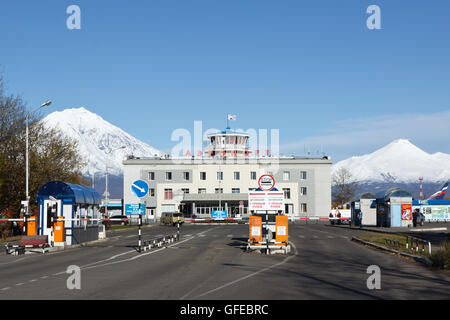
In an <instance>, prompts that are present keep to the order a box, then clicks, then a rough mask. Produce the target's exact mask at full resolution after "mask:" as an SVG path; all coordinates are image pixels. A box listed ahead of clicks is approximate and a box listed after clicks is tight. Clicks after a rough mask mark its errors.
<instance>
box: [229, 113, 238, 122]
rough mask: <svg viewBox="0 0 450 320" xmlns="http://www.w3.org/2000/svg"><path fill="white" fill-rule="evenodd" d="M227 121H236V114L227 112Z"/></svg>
mask: <svg viewBox="0 0 450 320" xmlns="http://www.w3.org/2000/svg"><path fill="white" fill-rule="evenodd" d="M228 121H236V115H234V114H228Z"/></svg>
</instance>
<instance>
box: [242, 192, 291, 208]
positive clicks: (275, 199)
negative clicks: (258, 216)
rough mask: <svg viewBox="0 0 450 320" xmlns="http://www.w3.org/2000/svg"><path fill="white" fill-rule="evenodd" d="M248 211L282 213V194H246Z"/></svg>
mask: <svg viewBox="0 0 450 320" xmlns="http://www.w3.org/2000/svg"><path fill="white" fill-rule="evenodd" d="M248 209H249V210H252V211H283V210H284V193H283V192H280V191H252V192H250V193H249V194H248Z"/></svg>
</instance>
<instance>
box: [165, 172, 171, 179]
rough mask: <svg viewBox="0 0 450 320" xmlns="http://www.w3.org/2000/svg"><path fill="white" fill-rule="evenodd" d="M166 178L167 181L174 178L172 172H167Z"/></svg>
mask: <svg viewBox="0 0 450 320" xmlns="http://www.w3.org/2000/svg"><path fill="white" fill-rule="evenodd" d="M166 180H167V181H170V180H172V172H166Z"/></svg>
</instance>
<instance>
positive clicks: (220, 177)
mask: <svg viewBox="0 0 450 320" xmlns="http://www.w3.org/2000/svg"><path fill="white" fill-rule="evenodd" d="M217 180H219V181H220V180H223V172H222V171H219V172H217Z"/></svg>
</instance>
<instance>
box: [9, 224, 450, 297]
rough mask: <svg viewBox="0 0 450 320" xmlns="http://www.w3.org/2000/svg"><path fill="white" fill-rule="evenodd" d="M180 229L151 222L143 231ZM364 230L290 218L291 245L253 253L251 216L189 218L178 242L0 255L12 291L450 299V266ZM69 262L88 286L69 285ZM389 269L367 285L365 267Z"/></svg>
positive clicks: (122, 237)
mask: <svg viewBox="0 0 450 320" xmlns="http://www.w3.org/2000/svg"><path fill="white" fill-rule="evenodd" d="M173 232H175V228H172V227H163V226H153V227H150V228H145V229H144V231H143V235H144V236H143V237H144V238H147V239H149V238H152V237H154V236H157V235H165V234H170V233H173ZM360 232H364V231H359V230H350V229H346V228H336V227H331V226H328V225H321V224H318V225H300V224H291V225H290V229H289V234H290V242H291V243H292V244H293V246H294V250H293V253H292V254H290V255H288V256H282V255H276V256H267V255H260V254H255V253H246V252H245V251H244V250H243V249H242V248H241V246H242V245H244V244H245V243H246V241H247V235H248V226H246V225H216V226H204V225H185V226H183V227H182V233H181V234H182V236H181V239H180V241H179V242H177V243H174V244H172V245H168V246H167V247H165V248H160V249H153V250H152V251H147V252H145V253H142V254H138V253H137V252H136V250H135V249H134V246H135V245H136V243H137V230H135V229H134V230H127V231H122V232H116V233H114V234H111V235H110V239H109V240H107V241H103V242H99V243H96V244H92V245H89V246H86V247H81V248H76V249H70V250H65V251H61V252H55V253H51V254H46V255H40V254H38V255H26V256H18V257H15V256H6V255H3V254H2V255H0V300H4V299H174V300H179V299H181V300H183V299H186V300H196V299H231V300H242V299H244V300H251V299H287V300H292V299H449V298H450V274H449V273H444V272H436V271H431V270H429V269H427V268H426V267H424V266H422V265H421V264H419V263H415V262H410V261H406V260H404V259H402V258H399V257H396V256H393V255H389V254H385V253H382V252H378V251H375V250H372V249H370V248H366V247H364V246H361V245H359V244H357V243H354V242H352V241H351V237H352V236H354V235H357V234H359V233H360ZM71 265H77V266H79V267H80V268H81V289H80V290H69V289H67V286H66V282H67V279H68V277H69V274H67V273H66V270H67V268H68V267H69V266H71ZM371 265H378V266H379V267H380V269H381V289H380V290H369V289H368V288H367V285H366V281H367V278H368V277H369V276H370V275H369V274H368V273H367V268H368V267H369V266H371Z"/></svg>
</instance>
